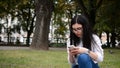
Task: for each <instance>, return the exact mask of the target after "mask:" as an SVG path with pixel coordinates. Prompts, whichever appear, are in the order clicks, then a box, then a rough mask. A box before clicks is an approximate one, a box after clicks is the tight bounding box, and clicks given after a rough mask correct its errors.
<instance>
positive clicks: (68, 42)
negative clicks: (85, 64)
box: [67, 39, 75, 64]
mask: <svg viewBox="0 0 120 68" xmlns="http://www.w3.org/2000/svg"><path fill="white" fill-rule="evenodd" d="M68 47H70V39H68V40H67V53H68V57H67V59H68V62H69V63H70V64H75V63H72V62H70V55H69V48H68ZM74 60H75V58H74Z"/></svg>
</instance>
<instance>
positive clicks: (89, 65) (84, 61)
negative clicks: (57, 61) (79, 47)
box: [72, 54, 99, 68]
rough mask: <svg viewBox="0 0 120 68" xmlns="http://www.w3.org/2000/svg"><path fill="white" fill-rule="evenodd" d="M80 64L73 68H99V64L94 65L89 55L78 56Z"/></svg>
mask: <svg viewBox="0 0 120 68" xmlns="http://www.w3.org/2000/svg"><path fill="white" fill-rule="evenodd" d="M77 58H78V60H77V61H78V64H77V65H75V64H73V65H72V68H99V66H98V64H97V63H94V62H93V60H92V59H91V57H90V56H89V55H88V54H80V55H79V56H77Z"/></svg>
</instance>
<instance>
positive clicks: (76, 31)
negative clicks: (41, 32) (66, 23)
mask: <svg viewBox="0 0 120 68" xmlns="http://www.w3.org/2000/svg"><path fill="white" fill-rule="evenodd" d="M72 31H73V33H74V34H75V35H76V36H77V37H82V34H83V27H82V25H81V24H78V23H75V24H73V25H72Z"/></svg>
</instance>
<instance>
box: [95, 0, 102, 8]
mask: <svg viewBox="0 0 120 68" xmlns="http://www.w3.org/2000/svg"><path fill="white" fill-rule="evenodd" d="M102 2H103V0H99V2H98V4H97V6H96V10H97V9H98V8H99V7H100V6H101V5H102Z"/></svg>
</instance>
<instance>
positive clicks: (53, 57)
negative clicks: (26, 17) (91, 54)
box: [0, 49, 120, 68]
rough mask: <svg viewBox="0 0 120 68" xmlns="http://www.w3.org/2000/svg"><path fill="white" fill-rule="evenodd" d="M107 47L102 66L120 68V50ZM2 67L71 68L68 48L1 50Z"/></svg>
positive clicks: (0, 64) (0, 66)
mask: <svg viewBox="0 0 120 68" xmlns="http://www.w3.org/2000/svg"><path fill="white" fill-rule="evenodd" d="M111 50H112V51H113V52H114V53H113V54H110V53H109V52H108V51H109V49H105V50H104V51H105V58H104V62H102V63H100V64H99V65H100V67H101V68H120V59H119V57H120V50H119V49H111ZM0 68H70V65H69V64H68V61H67V53H66V50H49V51H43V50H0Z"/></svg>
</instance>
